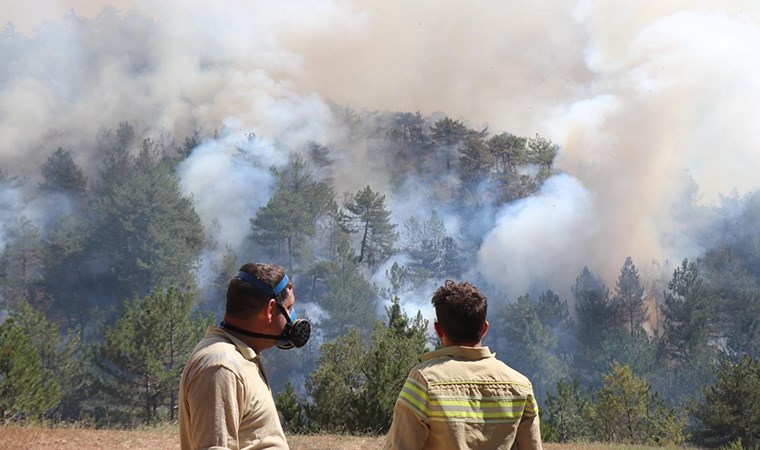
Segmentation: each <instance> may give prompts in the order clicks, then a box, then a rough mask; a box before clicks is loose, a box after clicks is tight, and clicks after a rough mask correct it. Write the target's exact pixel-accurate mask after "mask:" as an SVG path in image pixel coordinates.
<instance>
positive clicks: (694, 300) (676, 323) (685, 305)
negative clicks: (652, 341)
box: [662, 259, 711, 361]
mask: <svg viewBox="0 0 760 450" xmlns="http://www.w3.org/2000/svg"><path fill="white" fill-rule="evenodd" d="M662 312H663V316H664V320H663V326H664V336H663V343H664V345H665V350H666V352H667V353H668V354H669V355H670V357H671V358H673V359H676V360H682V361H683V360H688V359H690V358H693V357H695V356H696V353H699V352H701V351H702V350H703V349H704V348H706V347H707V345H708V342H709V340H710V325H711V323H710V316H711V311H710V302H709V298H708V293H707V290H706V289H705V287H704V285H703V281H702V278H701V277H700V274H699V264H698V263H694V262H691V263H690V262H689V261H688V260H687V259H684V260H683V262H682V263H681V266H680V267H677V268H676V269H675V271H674V272H673V279H672V280H671V281H670V282H669V283H668V291H666V292H665V303H664V304H663V308H662Z"/></svg>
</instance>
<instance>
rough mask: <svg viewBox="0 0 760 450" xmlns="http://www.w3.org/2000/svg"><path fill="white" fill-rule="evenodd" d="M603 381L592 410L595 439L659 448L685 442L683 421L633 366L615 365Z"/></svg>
mask: <svg viewBox="0 0 760 450" xmlns="http://www.w3.org/2000/svg"><path fill="white" fill-rule="evenodd" d="M603 380H604V385H603V386H602V387H601V389H600V390H599V392H598V393H597V400H596V401H595V402H594V405H593V407H592V408H591V410H590V415H591V417H590V418H589V419H590V420H591V421H592V422H593V423H595V424H596V425H597V426H596V427H595V432H594V435H593V437H594V438H595V439H599V440H601V441H604V442H621V443H629V444H657V445H678V444H680V443H681V442H682V441H683V423H682V421H681V419H680V418H679V417H678V416H677V415H676V413H675V411H673V410H672V409H670V408H668V407H667V406H665V404H664V402H662V401H661V400H660V399H659V396H658V395H657V393H653V392H651V390H650V387H649V383H648V382H647V381H646V380H644V379H642V378H639V377H637V376H636V375H634V373H633V372H632V371H631V369H630V367H628V366H620V365H615V366H613V367H612V369H611V371H610V372H609V373H607V374H606V375H604V377H603Z"/></svg>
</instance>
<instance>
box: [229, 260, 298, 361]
mask: <svg viewBox="0 0 760 450" xmlns="http://www.w3.org/2000/svg"><path fill="white" fill-rule="evenodd" d="M236 278H239V279H241V280H243V281H245V282H247V283H249V284H250V285H251V286H253V287H254V288H256V289H258V290H260V291H263V292H266V293H267V294H270V295H271V298H272V299H274V301H275V304H276V305H277V306H278V307H279V308H280V311H282V314H283V315H284V316H285V320H287V323H286V324H285V329H284V330H282V333H281V334H280V335H279V336H276V335H272V334H263V333H254V332H253V331H248V330H243V329H241V328H238V327H234V326H232V325H230V324H228V323H226V322H224V321H222V323H220V324H219V327H220V328H224V329H227V330H230V331H234V332H235V333H240V334H242V335H245V336H250V337H255V338H266V339H277V344H276V345H277V347H278V348H281V349H283V350H287V349H291V348H293V347H297V348H300V347H303V346H304V345H306V343H307V342H308V341H309V336H311V324H310V323H309V321H308V320H306V319H297V318H296V314H295V311H291V312H290V314H288V310H287V309H285V306H283V305H282V303H280V302H279V301H278V300H277V296H278V295H279V294H280V292H282V290H283V289H285V286H287V285H288V276H287V275H285V276H283V277H282V280H280V282H279V283H277V286H275V287H274V288H272V287H270V286H269V285H268V284H266V283H264V282H263V281H261V280H259V279H258V278H256V277H254V276H253V275H251V274H249V273H247V272H238V274H237V277H236Z"/></svg>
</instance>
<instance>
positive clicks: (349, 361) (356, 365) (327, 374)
mask: <svg viewBox="0 0 760 450" xmlns="http://www.w3.org/2000/svg"><path fill="white" fill-rule="evenodd" d="M321 351H322V353H321V355H320V356H319V359H318V360H317V368H316V370H314V371H313V372H312V373H311V375H310V376H309V379H308V380H307V381H306V391H307V392H308V394H309V396H310V397H311V402H310V403H309V404H307V405H306V415H307V417H308V420H309V424H310V427H311V428H313V429H315V430H319V431H333V432H344V431H349V430H356V429H358V428H359V427H360V426H361V425H360V424H361V422H362V420H361V419H360V416H359V401H360V399H361V389H362V388H363V386H365V385H366V384H367V380H366V378H364V373H363V372H362V370H361V369H362V367H361V366H362V359H363V356H364V354H365V344H364V342H363V341H362V339H361V337H360V335H359V331H358V330H356V329H353V330H351V331H349V332H348V333H347V334H345V335H344V336H341V337H339V338H337V339H335V340H334V341H331V342H327V343H325V344H322V348H321Z"/></svg>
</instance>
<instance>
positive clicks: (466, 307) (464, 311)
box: [432, 280, 488, 343]
mask: <svg viewBox="0 0 760 450" xmlns="http://www.w3.org/2000/svg"><path fill="white" fill-rule="evenodd" d="M432 303H433V306H434V307H435V315H436V317H437V321H438V324H439V325H440V326H441V328H442V330H443V332H444V334H446V337H448V338H449V339H450V340H451V341H452V342H453V343H473V342H480V339H481V338H482V334H483V324H484V323H485V321H486V313H487V312H488V299H487V298H486V296H485V295H483V293H481V292H480V291H479V290H478V288H476V287H475V286H473V285H472V284H470V283H467V282H462V283H455V282H454V281H451V280H446V282H445V283H444V284H443V286H441V287H439V288H438V289H437V290H436V291H435V293H433V300H432Z"/></svg>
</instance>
